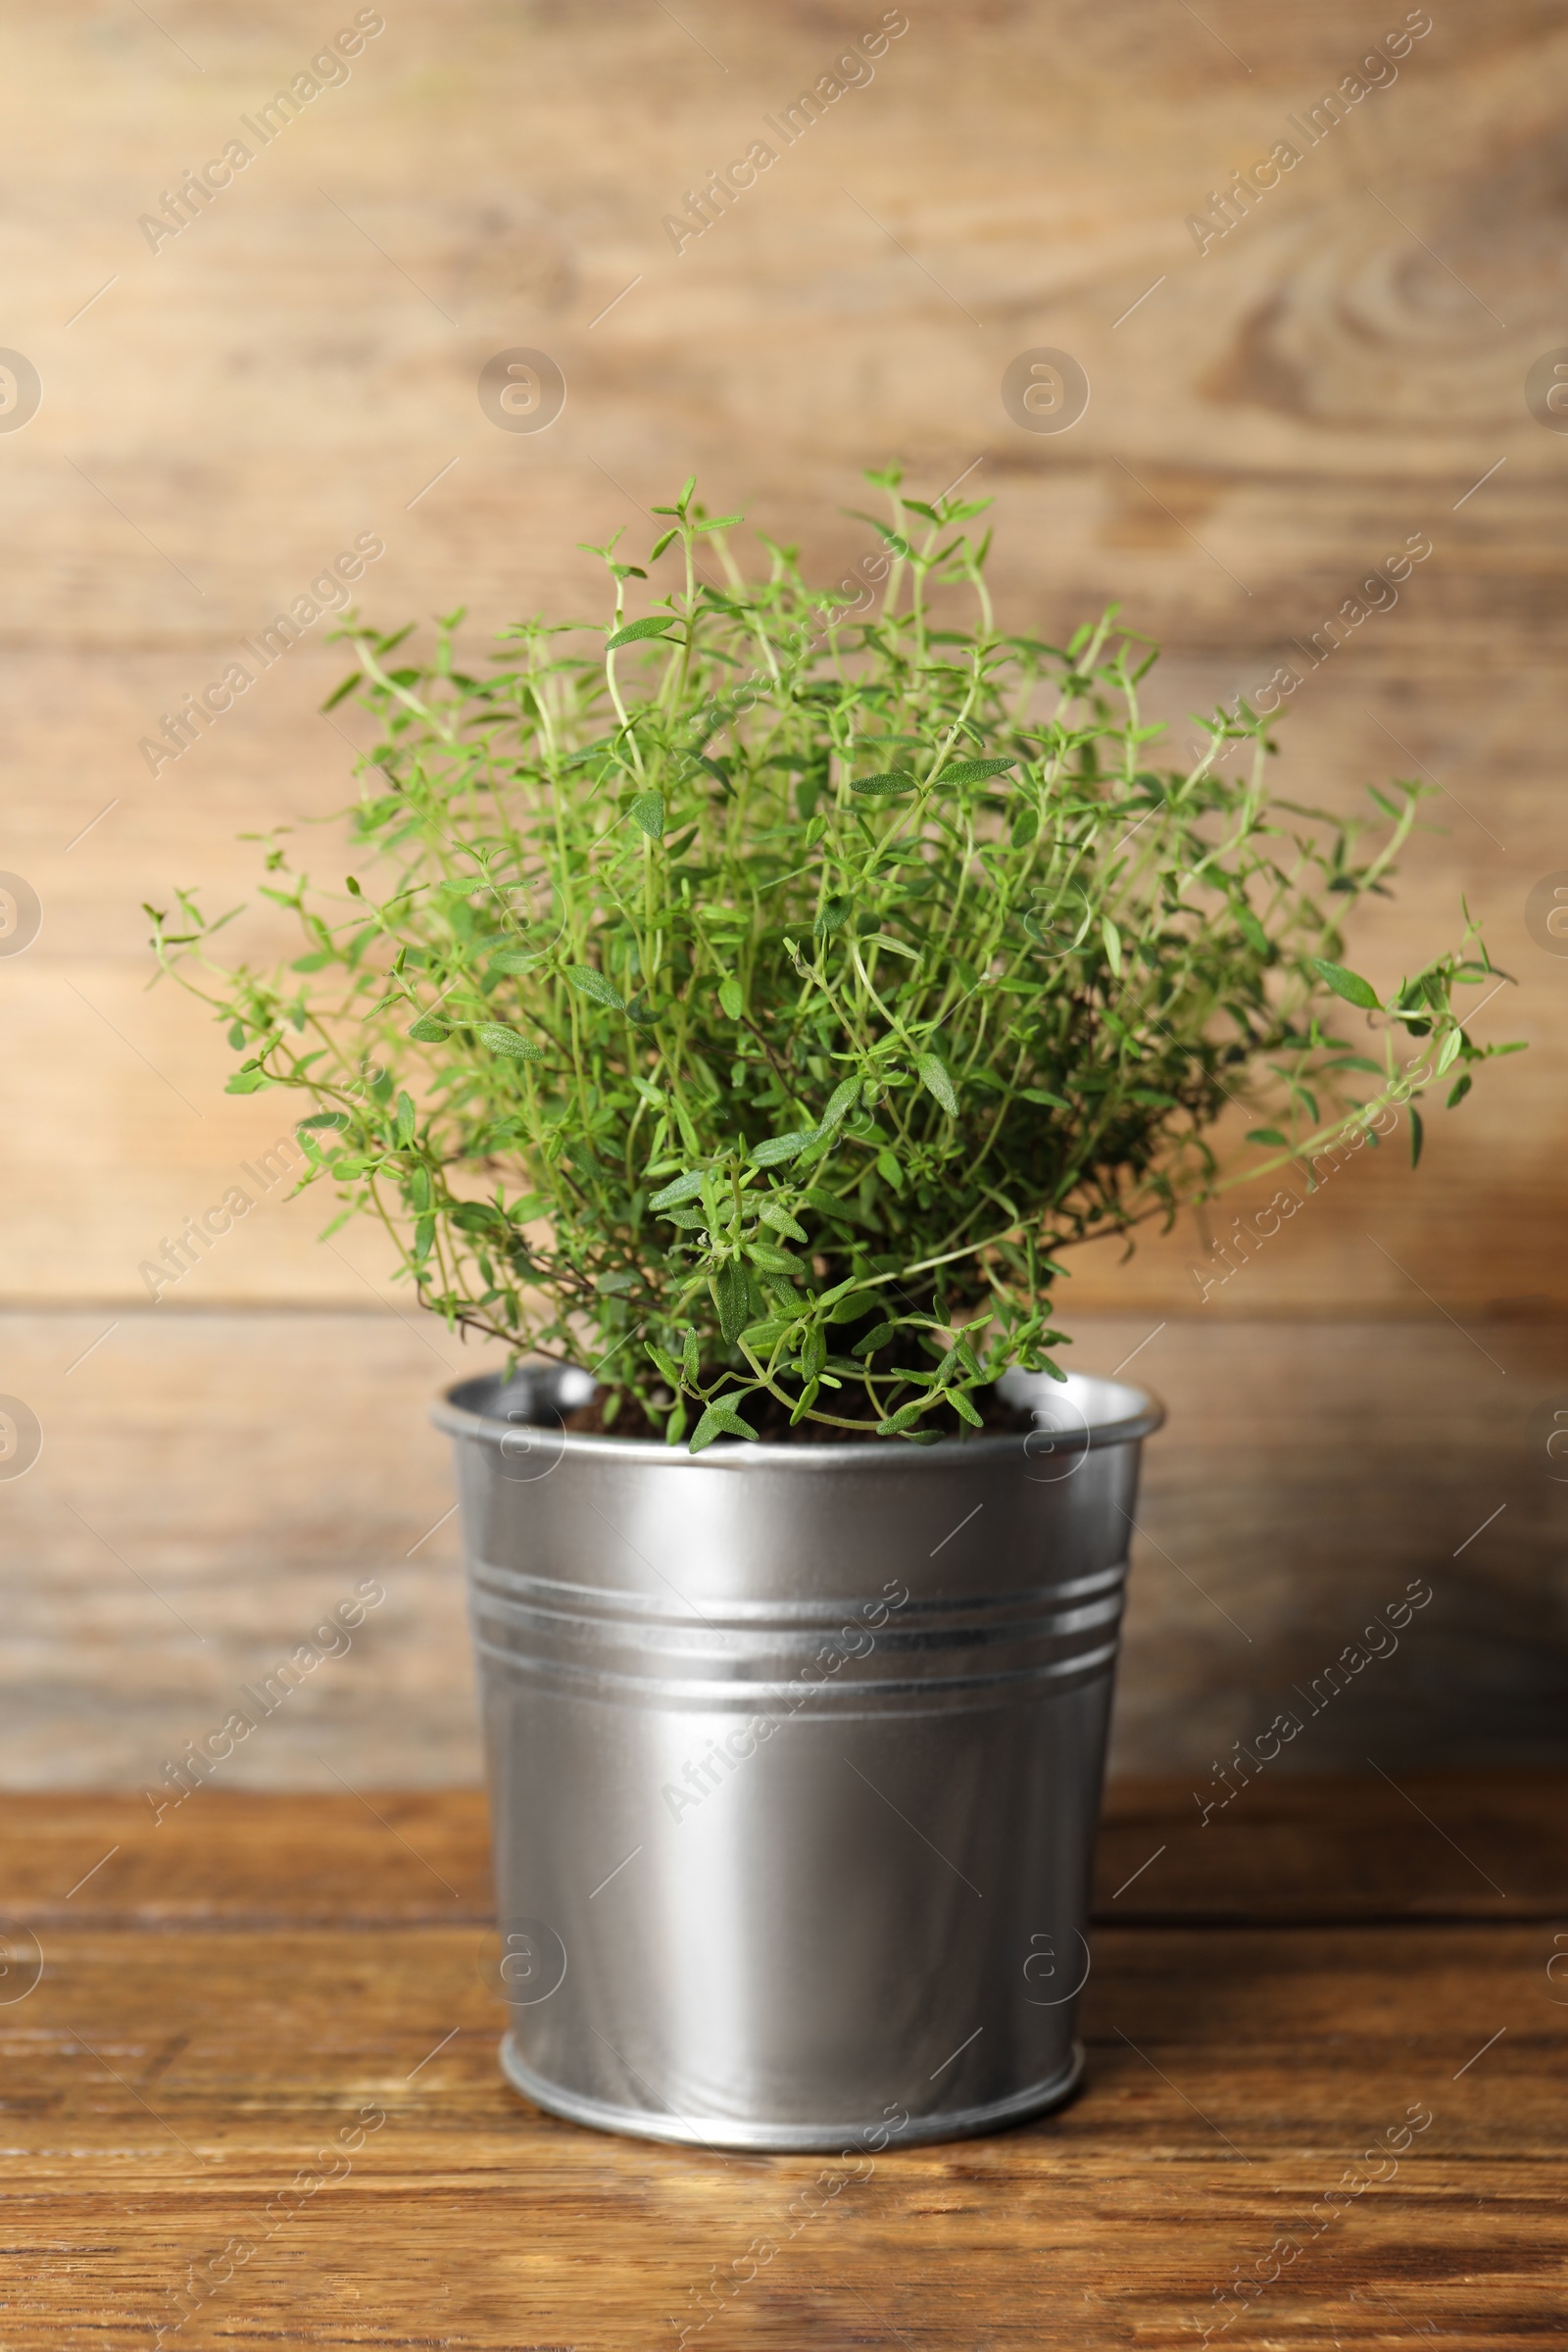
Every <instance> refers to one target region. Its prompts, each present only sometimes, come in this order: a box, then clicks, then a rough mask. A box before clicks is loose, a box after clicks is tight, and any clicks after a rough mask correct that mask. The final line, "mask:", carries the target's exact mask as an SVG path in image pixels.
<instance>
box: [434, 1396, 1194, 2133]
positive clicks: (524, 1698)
mask: <svg viewBox="0 0 1568 2352" xmlns="http://www.w3.org/2000/svg"><path fill="white" fill-rule="evenodd" d="M1005 1389H1006V1394H1007V1397H1008V1401H1009V1402H1011V1403H1013V1404H1014V1405H1015V1406H1016V1407H1017V1408H1018V1411H1019V1424H1018V1429H1017V1432H1016V1434H1011V1435H1003V1436H989V1435H988V1436H980V1437H976V1438H973V1439H969V1440H965V1441H963V1442H961V1443H960V1442H956V1441H955V1442H950V1443H944V1444H942V1445H938V1446H929V1447H917V1446H907V1445H902V1444H899V1443H897V1442H892V1441H889V1442H884V1443H881V1444H876V1443H862V1444H851V1445H845V1446H831V1445H821V1446H819V1445H815V1444H812V1445H802V1446H788V1445H780V1446H768V1445H746V1444H744V1443H728V1442H722V1441H721V1442H720V1443H719V1444H718V1445H715V1446H711V1448H710V1449H709V1450H708V1451H707V1452H705V1453H702V1454H699V1455H698V1456H696V1457H695V1458H693V1457H692V1456H691V1455H690V1454H688V1453H686V1452H685V1451H684V1450H677V1449H675V1448H671V1447H666V1446H661V1445H656V1444H645V1443H636V1442H632V1441H628V1440H625V1439H617V1438H614V1437H584V1436H572V1435H568V1434H566V1432H565V1431H564V1427H563V1424H562V1414H563V1412H564V1411H570V1410H571V1409H572V1407H573V1406H575V1405H577V1404H579V1403H582V1402H584V1401H585V1400H586V1399H587V1398H588V1397H591V1396H592V1394H593V1384H592V1382H591V1380H590V1379H589V1378H588V1376H587V1374H585V1373H582V1372H576V1371H572V1370H570V1369H563V1368H558V1367H554V1366H525V1367H524V1368H523V1369H522V1370H521V1371H520V1372H518V1373H517V1374H516V1375H515V1377H514V1379H513V1380H512V1382H511V1383H510V1384H509V1385H506V1386H503V1384H502V1383H501V1382H500V1381H499V1380H497V1379H494V1378H489V1379H479V1380H469V1381H464V1382H462V1383H460V1385H459V1386H458V1387H456V1388H455V1389H453V1390H452V1391H451V1392H450V1394H449V1396H448V1397H446V1398H445V1399H443V1400H442V1401H441V1403H439V1404H438V1405H437V1406H436V1407H435V1418H436V1421H437V1423H438V1425H439V1426H440V1427H441V1428H443V1429H445V1430H447V1431H449V1432H450V1433H451V1435H452V1436H453V1438H454V1439H455V1441H456V1445H455V1452H456V1457H457V1474H458V1487H459V1493H460V1495H461V1499H462V1504H463V1526H464V1534H465V1539H466V1552H467V1559H468V1571H469V1589H470V1595H471V1604H472V1619H473V1635H474V1642H475V1647H476V1649H477V1653H478V1666H479V1683H480V1690H481V1694H482V1704H483V1712H484V1726H485V1743H486V1753H487V1762H488V1773H489V1785H490V1802H491V1809H492V1819H493V1835H494V1844H495V1869H496V1888H497V1906H498V1917H499V1923H500V1925H499V1933H500V1950H499V1963H498V1965H499V1969H500V1975H501V1978H502V1980H503V1983H504V1985H505V1989H506V1992H507V1996H508V1998H509V1999H510V2001H511V2003H512V2025H511V2030H510V2031H509V2033H508V2034H507V2035H506V2038H505V2040H504V2041H503V2043H502V2053H501V2054H502V2064H503V2066H504V2067H505V2069H506V2072H507V2074H508V2076H509V2077H510V2078H511V2080H512V2081H513V2082H514V2083H515V2084H516V2086H517V2087H518V2089H520V2090H522V2091H524V2092H525V2093H526V2094H527V2096H528V2097H529V2098H531V2099H533V2100H535V2101H537V2103H538V2104H539V2105H540V2106H542V2107H547V2108H550V2109H553V2110H554V2111H555V2112H556V2113H557V2114H560V2115H565V2116H569V2117H571V2118H573V2119H574V2120H575V2121H577V2122H579V2123H584V2124H594V2125H598V2126H600V2127H602V2128H603V2129H606V2130H609V2131H632V2132H639V2133H644V2134H646V2135H648V2136H650V2137H653V2138H658V2139H674V2140H685V2141H692V2142H697V2143H700V2144H707V2145H711V2146H720V2147H734V2148H759V2149H768V2148H771V2149H817V2148H821V2149H828V2148H831V2149H841V2148H845V2147H847V2146H848V2145H849V2144H850V2143H851V2142H852V2141H858V2142H859V2143H860V2144H861V2145H870V2146H873V2147H875V2146H884V2145H886V2144H887V2140H888V2137H889V2136H890V2135H891V2134H893V2133H896V2134H897V2136H898V2138H899V2141H900V2143H901V2144H905V2145H907V2144H910V2143H912V2142H913V2141H916V2140H932V2139H949V2138H956V2137H958V2136H961V2135H963V2134H966V2133H970V2132H976V2131H989V2130H992V2129H994V2128H995V2127H997V2126H999V2125H1003V2124H1008V2123H1013V2122H1016V2121H1018V2120H1019V2119H1021V2118H1022V2117H1024V2116H1029V2115H1036V2114H1039V2113H1040V2112H1041V2111H1042V2110H1044V2109H1046V2108H1049V2107H1053V2106H1055V2105H1056V2104H1057V2103H1058V2102H1059V2101H1061V2100H1062V2099H1064V2098H1066V2097H1067V2096H1068V2094H1069V2093H1070V2092H1071V2091H1072V2089H1073V2087H1074V2086H1075V2084H1076V2082H1077V2081H1078V2077H1079V2073H1080V2071H1081V2068H1082V2063H1083V2059H1082V2052H1081V2049H1080V2047H1079V2044H1078V2042H1077V2039H1076V2036H1075V2033H1074V2021H1075V2015H1076V2009H1077V2000H1078V1995H1079V1993H1080V1991H1081V1989H1082V1986H1083V1984H1084V1982H1085V1980H1086V1979H1087V1976H1088V1973H1089V1965H1090V1960H1089V1946H1088V1942H1087V1939H1086V1937H1087V1928H1088V1897H1089V1875H1090V1864H1091V1860H1092V1856H1093V1848H1094V1838H1095V1830H1096V1823H1097V1819H1098V1815H1099V1809H1100V1794H1101V1781H1102V1776H1103V1765H1104V1753H1105V1738H1106V1732H1107V1728H1108V1722H1109V1714H1110V1695H1111V1677H1112V1672H1113V1669H1114V1665H1115V1658H1116V1645H1117V1635H1118V1628H1119V1622H1120V1617H1121V1608H1122V1588H1123V1584H1124V1582H1125V1578H1126V1573H1127V1544H1128V1536H1129V1532H1130V1524H1131V1514H1132V1512H1133V1509H1134V1502H1135V1494H1136V1488H1137V1478H1138V1454H1139V1441H1140V1440H1141V1439H1143V1438H1144V1437H1146V1436H1147V1435H1148V1434H1149V1433H1150V1431H1152V1430H1153V1429H1155V1428H1157V1427H1158V1425H1159V1422H1160V1420H1161V1419H1162V1418H1163V1416H1162V1413H1161V1411H1160V1408H1159V1407H1158V1406H1157V1405H1156V1404H1155V1403H1154V1402H1153V1401H1152V1399H1151V1398H1150V1397H1146V1396H1144V1395H1143V1394H1141V1393H1140V1392H1139V1391H1137V1390H1134V1389H1130V1388H1125V1387H1121V1386H1118V1385H1116V1384H1114V1383H1112V1382H1109V1381H1103V1380H1089V1379H1084V1378H1074V1379H1072V1380H1071V1381H1069V1382H1068V1384H1067V1385H1066V1387H1065V1388H1063V1387H1062V1386H1061V1385H1060V1384H1059V1383H1057V1382H1055V1381H1052V1380H1049V1379H1047V1378H1045V1377H1043V1376H1039V1377H1036V1376H1027V1375H1021V1374H1012V1375H1009V1376H1008V1378H1007V1381H1006V1383H1005Z"/></svg>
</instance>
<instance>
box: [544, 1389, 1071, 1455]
mask: <svg viewBox="0 0 1568 2352" xmlns="http://www.w3.org/2000/svg"><path fill="white" fill-rule="evenodd" d="M841 1395H846V1401H845V1403H844V1404H842V1405H840V1404H839V1403H838V1402H837V1401H836V1400H835V1399H834V1398H833V1397H827V1396H824V1397H821V1398H819V1400H818V1401H819V1402H820V1403H821V1404H822V1405H823V1406H824V1407H825V1409H826V1410H827V1411H828V1412H830V1413H831V1412H837V1411H841V1410H842V1411H843V1413H844V1416H845V1418H846V1420H848V1419H849V1418H850V1417H851V1413H852V1411H853V1406H852V1405H851V1404H850V1403H849V1402H848V1400H847V1393H845V1392H841ZM974 1405H975V1409H976V1411H977V1412H978V1413H979V1415H980V1418H981V1422H982V1424H983V1426H982V1427H981V1428H980V1429H977V1430H973V1431H970V1432H967V1433H966V1434H968V1435H971V1436H973V1437H977V1438H978V1437H1005V1436H1007V1435H1011V1434H1019V1433H1022V1432H1023V1431H1026V1430H1028V1429H1030V1428H1032V1427H1033V1421H1032V1418H1031V1416H1030V1415H1029V1414H1028V1413H1027V1412H1020V1411H1019V1409H1018V1407H1017V1406H1016V1405H1012V1404H1008V1403H1007V1402H1006V1401H1005V1399H1004V1398H1003V1397H999V1396H998V1394H997V1392H996V1390H995V1389H982V1390H980V1391H979V1392H978V1393H977V1394H976V1396H975V1397H974ZM740 1410H741V1414H742V1418H743V1419H745V1420H747V1421H749V1422H750V1423H751V1425H752V1427H753V1429H755V1430H756V1432H757V1435H758V1437H759V1438H760V1439H761V1441H762V1442H763V1443H764V1444H765V1445H768V1446H858V1445H862V1444H867V1443H869V1444H873V1445H878V1446H884V1445H890V1444H892V1445H896V1444H898V1442H899V1441H898V1440H897V1439H887V1438H878V1436H877V1434H876V1423H875V1422H874V1421H862V1422H859V1423H858V1424H857V1426H856V1427H855V1428H853V1429H840V1428H837V1427H836V1426H835V1425H834V1424H833V1423H831V1422H821V1421H801V1422H798V1423H797V1424H796V1425H795V1427H794V1428H791V1426H790V1417H789V1411H788V1408H787V1407H786V1406H784V1405H782V1404H781V1403H780V1402H779V1401H778V1399H777V1397H766V1396H761V1397H759V1396H752V1397H746V1398H745V1399H744V1401H743V1403H742V1404H741V1407H740ZM943 1419H944V1423H945V1425H946V1426H944V1428H943V1437H944V1440H948V1439H956V1435H957V1430H956V1415H953V1414H945V1415H944V1416H943ZM565 1426H566V1428H567V1429H568V1430H569V1431H570V1432H571V1433H572V1435H573V1436H581V1437H595V1438H600V1437H611V1438H637V1439H641V1440H642V1441H644V1443H646V1442H647V1441H648V1440H649V1439H653V1440H655V1441H662V1438H663V1431H662V1429H660V1428H658V1427H656V1426H655V1424H654V1423H653V1422H652V1421H650V1419H649V1418H648V1415H647V1414H646V1413H645V1412H644V1411H643V1408H642V1406H641V1405H640V1404H639V1403H638V1402H637V1400H636V1398H635V1397H627V1398H625V1400H624V1401H623V1402H622V1405H621V1408H620V1411H619V1412H618V1413H617V1414H616V1415H615V1418H614V1420H613V1422H612V1423H611V1424H610V1425H609V1426H608V1427H607V1426H606V1422H605V1417H604V1399H603V1397H602V1396H601V1397H594V1399H593V1400H592V1402H591V1403H589V1404H580V1405H578V1406H577V1407H576V1409H575V1411H573V1412H569V1413H567V1414H566V1415H565ZM689 1434H690V1432H689V1430H688V1435H689ZM721 1442H722V1441H721Z"/></svg>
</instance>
